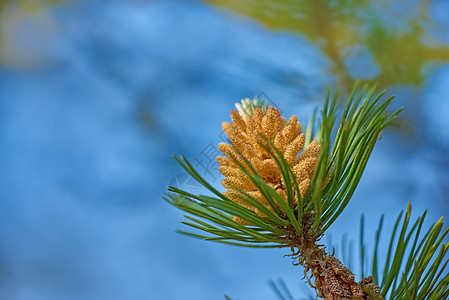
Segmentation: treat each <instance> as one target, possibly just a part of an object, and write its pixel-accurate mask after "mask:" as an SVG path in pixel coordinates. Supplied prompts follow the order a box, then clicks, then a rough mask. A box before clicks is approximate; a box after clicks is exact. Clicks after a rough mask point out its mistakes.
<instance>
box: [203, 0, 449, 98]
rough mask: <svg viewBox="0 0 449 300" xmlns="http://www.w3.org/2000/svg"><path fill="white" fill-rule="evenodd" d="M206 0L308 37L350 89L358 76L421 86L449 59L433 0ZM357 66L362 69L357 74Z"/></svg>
mask: <svg viewBox="0 0 449 300" xmlns="http://www.w3.org/2000/svg"><path fill="white" fill-rule="evenodd" d="M206 2H208V3H211V4H213V5H216V6H219V7H223V8H226V9H230V10H232V11H234V12H237V13H239V14H243V15H246V16H249V17H251V18H253V19H255V20H257V21H259V22H260V23H262V24H263V25H264V26H266V27H268V28H270V29H275V30H287V31H293V32H295V33H298V34H300V35H302V36H304V37H305V38H306V39H307V41H309V42H310V43H311V44H312V45H313V46H315V47H317V48H319V49H320V50H321V51H322V53H323V54H324V55H325V56H326V57H328V59H329V60H330V61H331V62H332V72H333V74H335V75H336V80H337V83H338V84H342V85H344V86H345V87H346V88H347V89H349V88H350V87H351V86H352V81H353V80H352V79H353V78H355V77H357V79H365V80H366V82H367V83H370V84H373V83H375V84H378V85H381V86H387V85H396V84H410V85H414V86H418V85H420V84H421V83H422V82H423V80H424V78H425V76H426V74H425V72H424V71H426V70H427V71H429V70H431V69H432V68H431V67H432V66H435V65H438V63H442V62H446V61H449V45H447V44H446V45H445V44H443V43H442V42H440V41H438V39H437V38H436V37H435V36H434V33H433V30H435V29H436V30H437V29H438V24H436V23H435V22H434V21H433V20H432V18H431V16H430V5H431V3H430V1H429V0H414V1H403V0H396V1H389V0H380V1H367V0H257V1H256V0H206ZM354 55H355V57H354ZM366 56H368V59H366ZM360 57H364V58H362V60H360ZM363 59H365V60H363ZM366 60H368V62H367V61H366ZM351 62H352V63H353V65H351ZM364 65H367V66H368V68H370V67H371V69H372V68H373V66H374V67H375V68H374V69H375V71H372V70H371V71H370V72H365V73H364ZM369 65H371V66H369ZM425 66H428V67H430V68H423V67H425ZM354 68H358V69H361V70H362V71H361V73H360V72H359V73H357V74H353V70H352V69H354Z"/></svg>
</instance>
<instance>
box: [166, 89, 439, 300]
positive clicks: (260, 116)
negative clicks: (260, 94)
mask: <svg viewBox="0 0 449 300" xmlns="http://www.w3.org/2000/svg"><path fill="white" fill-rule="evenodd" d="M374 91H375V90H374V89H373V88H371V89H370V88H368V87H365V88H364V89H362V91H361V92H357V85H356V86H355V87H354V89H353V91H352V93H351V95H350V97H349V100H348V101H347V105H346V107H345V109H344V111H343V115H342V117H341V118H340V122H339V123H338V126H337V127H335V124H336V120H337V114H336V112H337V102H338V91H337V93H335V94H334V95H333V97H332V98H331V96H330V90H329V91H328V93H327V96H326V99H325V104H324V107H323V110H322V112H321V117H320V120H319V121H318V122H317V124H315V119H316V118H315V117H313V118H312V121H311V123H310V124H309V126H308V127H307V129H306V134H301V125H300V124H299V123H298V122H297V119H296V117H292V118H290V119H289V120H288V121H287V120H285V119H283V118H282V117H281V116H280V113H279V111H278V110H276V109H274V108H273V107H269V108H268V109H267V108H266V103H265V102H263V101H259V100H248V99H246V100H244V101H243V102H242V104H241V105H238V106H237V107H238V108H239V110H240V113H239V112H237V111H232V112H231V117H232V120H233V123H226V122H224V123H223V129H224V130H225V133H226V134H227V135H228V137H229V140H230V142H231V145H228V144H220V145H219V148H220V150H221V151H222V152H223V153H224V154H225V155H226V157H218V158H217V160H218V162H219V164H220V167H219V170H220V172H221V173H222V174H223V175H224V176H225V179H224V180H223V181H222V183H223V185H224V186H225V188H227V191H226V192H224V193H220V192H219V191H218V190H216V189H215V188H214V187H213V186H212V185H210V184H209V183H208V182H207V181H206V180H204V179H203V178H202V177H201V176H200V175H199V174H198V172H197V171H196V170H195V169H194V168H193V167H192V165H191V164H190V162H189V161H188V159H187V158H185V157H183V156H181V157H176V156H174V158H175V160H176V161H177V162H178V163H179V164H180V165H181V166H182V167H183V168H184V169H185V170H186V172H187V173H188V174H189V175H191V176H192V177H193V178H194V179H195V180H197V181H198V182H199V183H200V184H201V185H203V186H204V187H206V188H207V189H208V190H209V191H210V192H211V193H212V194H214V195H215V196H214V197H210V196H205V195H194V194H192V193H188V192H186V191H182V190H180V189H177V188H175V187H169V188H168V191H169V193H167V194H166V195H165V197H164V199H165V200H167V201H168V202H169V203H170V204H172V205H174V206H176V207H178V208H180V209H182V210H183V211H185V212H187V213H188V214H187V215H185V218H186V219H187V221H184V222H183V223H184V224H185V225H187V226H189V227H191V228H194V229H197V230H199V233H193V232H187V231H179V232H180V233H182V234H186V235H189V236H192V237H196V238H201V239H204V240H211V241H215V242H220V243H225V244H231V245H237V246H245V247H258V248H273V247H289V248H291V250H292V255H291V256H292V257H293V259H295V261H296V263H297V264H300V265H302V266H304V267H305V275H307V272H308V271H310V274H311V275H310V276H311V277H314V278H315V282H314V287H315V289H316V290H317V294H318V296H319V297H326V299H345V298H350V297H353V298H354V297H355V299H357V298H359V299H381V298H382V297H384V296H386V295H387V294H388V293H391V295H392V296H393V297H401V296H402V295H405V296H404V297H408V296H409V295H415V296H418V297H419V296H420V295H422V294H423V293H424V292H423V291H426V290H430V291H431V292H432V293H434V294H435V295H440V296H441V295H443V296H444V295H445V293H447V286H445V285H444V284H445V282H446V281H444V280H446V277H444V278H445V279H444V280H443V281H440V282H437V281H436V280H437V279H438V277H439V276H440V275H441V273H442V271H441V269H440V271H438V270H437V271H435V272H433V270H434V269H432V270H429V271H426V266H428V264H429V259H430V258H428V256H429V255H430V254H431V253H434V252H435V251H436V249H435V247H436V246H435V245H437V244H435V243H441V241H442V238H439V239H438V240H435V241H433V239H436V236H438V234H437V233H436V232H437V231H438V230H441V224H442V223H441V222H440V221H439V223H437V224H436V225H435V226H436V227H435V229H433V230H431V231H429V233H428V235H426V239H430V242H424V241H421V242H420V243H418V244H417V246H416V245H415V246H414V248H415V247H416V250H414V252H416V253H418V251H421V252H419V254H416V255H415V256H413V258H411V259H409V261H407V263H406V266H407V267H406V271H407V272H408V273H407V272H406V273H405V275H404V276H409V277H403V278H405V279H404V280H399V279H398V278H399V276H398V273H397V272H399V270H400V266H401V264H400V262H401V261H402V257H403V251H404V249H405V248H406V245H407V243H408V242H409V240H410V238H411V232H410V233H408V234H406V228H407V224H408V218H409V213H407V214H406V219H405V220H404V224H403V227H402V229H401V231H400V233H399V241H400V244H399V245H398V248H397V249H396V251H395V252H394V255H392V253H393V248H392V247H391V246H390V250H389V254H388V259H387V262H386V267H385V271H384V274H383V276H382V281H381V282H380V285H379V286H380V288H379V286H378V285H377V283H378V281H377V280H378V279H379V275H378V270H377V268H375V269H373V274H374V277H371V276H369V277H367V278H364V279H362V281H360V282H356V281H355V280H354V275H353V273H352V272H351V271H350V270H349V269H348V268H346V267H345V266H343V264H342V263H341V262H340V261H339V260H337V259H336V258H335V257H333V256H332V255H330V254H328V253H327V252H326V251H325V248H324V246H322V245H320V244H319V241H320V239H321V237H322V235H323V234H324V233H325V232H326V230H327V229H328V228H329V227H330V226H331V225H332V224H333V222H334V221H335V220H336V219H337V218H338V217H339V216H340V214H341V213H342V212H343V210H344V208H345V207H346V205H347V204H348V203H349V201H350V199H351V197H352V195H353V193H354V191H355V189H356V187H357V185H358V183H359V181H360V179H361V176H362V173H363V171H364V169H365V166H366V164H367V161H368V158H369V156H370V155H371V152H372V150H373V148H374V145H375V144H376V142H377V140H378V137H379V135H380V133H381V131H382V130H384V129H385V127H386V126H387V125H388V124H389V123H390V122H391V121H392V120H393V119H394V118H395V117H396V116H397V115H398V114H399V112H400V111H401V109H400V110H398V111H396V112H394V113H392V114H388V113H387V112H386V109H387V108H388V106H389V104H390V103H391V101H392V99H393V97H391V98H388V99H386V100H384V101H381V99H382V97H383V95H384V92H382V93H380V94H378V95H377V96H374ZM314 128H317V130H316V131H314V130H313V129H314ZM334 129H337V131H336V132H335V130H334ZM312 136H314V137H315V139H314V140H313V141H311V140H312ZM398 222H399V219H398ZM398 222H397V224H396V227H395V231H394V232H396V229H397V228H398V227H397V226H398ZM416 226H418V223H416V224H415V225H414V227H413V228H415V227H416ZM418 227H420V226H418ZM413 230H414V229H413ZM413 230H412V231H413ZM438 233H439V231H438ZM446 233H447V232H446ZM379 234H380V228H379V233H378V237H379ZM362 240H363V236H362ZM392 240H393V239H392ZM416 242H417V240H416V239H415V243H416ZM438 245H439V244H438ZM363 247H364V246H363V242H362V248H361V249H362V258H363V256H364V248H363ZM376 247H377V245H376ZM446 251H447V248H446V246H444V249H443V250H440V252H439V253H438V256H437V258H438V260H437V261H441V260H442V257H443V256H444V255H445V253H446ZM414 252H413V253H414ZM391 255H392V256H391ZM390 260H391V263H390ZM414 260H415V262H414ZM373 265H376V266H377V252H376V253H375V256H374V261H373ZM412 266H413V270H414V271H416V272H421V273H422V272H424V271H426V272H427V273H426V274H425V275H426V276H425V278H426V281H419V278H421V277H419V276H418V275H409V273H410V272H411V270H412V269H411V268H412ZM432 266H433V267H437V266H438V265H432ZM445 266H446V265H444V267H445ZM443 269H444V268H443ZM395 272H396V273H395ZM437 272H438V273H437ZM392 274H395V275H392ZM410 274H412V273H410ZM373 278H374V280H375V281H374V282H373ZM428 278H432V279H428ZM409 282H413V284H408V283H409ZM416 282H418V283H416ZM442 282H443V283H442ZM432 295H433V294H432ZM393 299H399V298H393ZM401 299H402V298H401ZM432 299H433V298H432Z"/></svg>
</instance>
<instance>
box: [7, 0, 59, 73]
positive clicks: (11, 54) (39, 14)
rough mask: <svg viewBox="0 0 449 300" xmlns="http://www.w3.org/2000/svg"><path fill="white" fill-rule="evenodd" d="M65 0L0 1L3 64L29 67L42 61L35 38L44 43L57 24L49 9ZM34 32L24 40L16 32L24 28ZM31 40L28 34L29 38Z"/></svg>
mask: <svg viewBox="0 0 449 300" xmlns="http://www.w3.org/2000/svg"><path fill="white" fill-rule="evenodd" d="M62 2H66V1H65V0H0V22H1V30H0V63H1V64H4V65H7V66H9V67H28V66H30V65H31V66H32V65H35V64H36V63H40V61H41V60H42V59H43V58H42V56H43V55H42V51H41V52H39V51H35V50H36V49H33V47H32V45H31V46H30V44H32V43H33V42H35V41H42V43H45V40H46V37H48V36H49V35H50V34H51V33H52V32H54V31H55V28H56V27H57V26H56V25H55V22H54V21H53V20H52V17H51V15H50V14H48V13H46V11H47V10H48V9H49V8H51V7H52V6H54V5H56V4H59V3H62ZM24 28H25V30H26V31H27V32H29V33H30V35H32V37H33V39H30V40H32V41H31V42H23V37H20V36H19V37H18V36H17V32H19V31H21V30H22V31H23V29H24ZM28 39H29V37H28Z"/></svg>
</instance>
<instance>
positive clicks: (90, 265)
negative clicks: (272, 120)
mask: <svg viewBox="0 0 449 300" xmlns="http://www.w3.org/2000/svg"><path fill="white" fill-rule="evenodd" d="M255 3H256V2H253V1H249V0H247V1H232V0H226V1H204V2H202V1H193V0H180V1H157V0H154V1H143V0H132V1H131V0H129V1H118V0H110V1H92V0H91V1H88V0H85V1H62V0H59V1H56V0H53V1H44V0H41V1H37V0H34V1H32V0H21V1H12V0H11V1H8V0H1V1H0V22H1V26H0V165H1V168H0V298H1V299H8V300H18V299H21V300H38V299H42V300H44V299H45V300H49V299H68V300H71V299H111V300H114V299H129V300H132V299H139V300H140V299H223V295H224V294H227V295H229V296H230V297H231V298H232V299H242V300H244V299H248V300H249V299H276V296H275V294H274V293H273V291H272V290H271V289H270V287H269V285H268V284H267V281H268V280H269V279H274V280H277V279H278V278H282V279H283V280H284V281H285V282H286V283H287V285H288V286H289V288H290V289H291V292H292V293H293V294H294V295H295V299H297V298H301V297H305V296H307V295H308V293H310V291H307V287H306V286H307V284H305V283H303V282H301V281H300V278H302V276H303V271H302V270H301V269H300V268H299V267H293V266H292V265H291V259H290V258H288V257H283V255H284V254H288V253H289V251H288V250H286V249H275V250H259V249H243V248H242V249H240V248H236V247H232V246H225V245H219V244H214V243H208V242H202V241H198V240H194V239H191V238H187V237H184V236H181V235H179V234H176V233H175V232H174V231H175V229H177V228H182V225H181V224H180V220H181V218H182V213H181V212H179V211H177V210H176V209H175V208H174V207H170V206H169V205H168V204H167V203H165V202H164V201H163V200H161V195H162V193H163V192H164V190H165V188H166V186H167V185H168V184H174V185H178V186H182V187H184V188H187V189H197V191H198V189H201V187H199V186H197V185H195V183H192V182H190V181H189V180H188V178H186V177H185V176H184V175H183V173H182V170H181V169H180V167H178V166H177V165H176V163H175V162H174V161H173V160H172V159H171V154H184V155H186V156H187V157H189V158H190V159H191V160H192V161H193V162H194V163H195V165H196V166H197V168H198V170H199V171H200V173H202V174H203V175H204V176H205V177H206V178H207V179H208V180H209V181H211V182H213V183H214V184H215V185H217V186H219V180H220V177H219V173H218V172H217V170H216V165H215V164H214V161H213V159H211V157H213V156H216V151H217V150H216V145H217V144H218V143H219V142H220V140H221V139H222V138H223V136H222V132H221V122H222V121H228V120H229V119H230V118H229V113H230V110H231V109H232V108H233V104H234V103H235V102H238V101H239V100H240V99H241V98H244V97H253V96H255V95H259V96H262V97H264V98H266V99H267V100H268V101H269V103H270V104H273V105H276V106H277V107H279V108H280V109H281V111H282V112H283V114H284V116H286V117H290V116H291V115H293V114H296V115H297V116H298V118H299V120H300V121H301V122H307V121H308V117H309V115H310V114H311V112H312V110H313V108H314V107H315V106H320V105H321V104H322V101H323V98H324V95H325V91H326V86H328V85H331V86H334V87H335V86H337V85H338V86H341V87H342V90H343V91H342V94H343V95H344V94H345V93H346V92H347V91H348V90H349V89H350V88H351V85H352V82H353V80H354V79H362V80H363V81H364V82H368V83H375V84H377V85H378V86H379V88H380V89H384V88H385V89H387V90H388V93H387V94H388V95H392V94H396V95H397V100H396V101H395V102H394V104H393V107H394V108H398V107H401V106H405V107H406V109H405V111H404V112H403V113H402V114H401V117H400V119H399V120H398V121H397V122H396V123H395V124H393V126H391V128H389V129H388V130H387V131H386V132H385V133H384V134H383V139H382V140H381V141H379V143H378V145H377V146H376V147H375V149H374V153H373V156H372V159H371V161H370V162H369V164H368V166H367V169H366V171H365V174H364V176H363V177H362V181H361V183H360V186H359V189H358V191H357V192H356V194H355V195H354V197H353V200H352V202H351V203H350V204H349V206H348V207H347V209H346V210H345V212H344V213H343V214H342V215H341V217H340V218H339V220H337V222H336V223H335V224H334V225H333V226H332V227H331V229H330V232H329V235H328V236H327V237H325V240H326V241H329V239H332V241H329V243H330V244H333V245H335V246H336V253H337V256H339V257H340V258H341V254H342V251H341V248H340V247H341V243H342V242H341V239H342V237H343V239H344V240H346V241H349V240H354V242H353V244H352V247H353V252H352V253H353V260H354V261H353V262H352V265H353V266H354V271H355V272H356V273H357V270H358V266H357V263H356V261H357V257H358V248H357V246H356V240H357V236H358V230H359V225H358V224H359V220H360V215H361V214H362V213H364V214H365V218H366V239H367V244H368V247H369V246H370V245H371V246H372V244H373V243H372V241H373V239H374V233H375V229H376V228H377V223H378V221H379V217H380V215H381V214H385V215H386V222H385V224H384V232H383V234H384V235H383V237H384V238H385V240H384V242H385V243H386V238H387V236H388V235H389V232H390V230H391V226H392V223H393V222H394V219H395V217H396V216H397V214H398V213H399V212H400V211H401V210H403V209H405V208H406V204H407V202H408V201H411V203H412V205H413V211H414V213H413V215H414V216H417V215H418V214H421V213H422V212H423V211H424V210H425V209H428V224H430V222H434V221H436V220H437V219H439V218H440V217H441V216H445V215H447V213H448V208H449V199H448V196H447V195H448V194H449V158H448V153H449V102H448V97H449V14H448V13H447V12H448V11H449V3H448V2H447V1H425V0H421V1H418V0H413V1H412V0H410V1H400V0H397V1H386V0H385V1H376V2H375V3H373V2H371V1H329V2H328V1H305V0H304V1H302V0H298V1H286V0H285V1H275V0H263V1H260V3H258V4H255ZM343 98H344V97H342V100H343ZM186 180H187V181H186ZM445 226H446V225H445ZM385 243H384V244H383V245H385ZM381 248H383V247H381ZM369 251H370V250H368V255H369ZM381 252H382V249H381Z"/></svg>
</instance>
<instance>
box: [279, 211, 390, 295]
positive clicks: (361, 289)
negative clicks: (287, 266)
mask: <svg viewBox="0 0 449 300" xmlns="http://www.w3.org/2000/svg"><path fill="white" fill-rule="evenodd" d="M312 224H313V215H312V214H305V215H304V216H303V224H302V225H303V226H302V228H303V233H302V234H300V235H299V234H297V232H296V231H295V230H294V228H292V227H285V228H283V229H284V230H287V232H288V234H286V235H285V236H283V238H284V239H285V241H286V243H285V245H286V246H287V247H290V248H291V249H292V254H291V255H290V256H292V258H293V259H294V260H296V261H297V262H296V263H294V264H295V265H301V266H303V267H304V278H306V277H307V273H308V271H311V276H310V279H311V278H312V277H314V278H315V282H314V283H313V284H312V283H311V281H310V279H309V283H310V284H311V286H312V287H313V288H314V289H315V290H316V292H317V296H318V297H320V298H323V299H326V300H343V299H347V300H351V299H367V300H378V299H383V297H381V296H380V295H379V294H380V288H379V287H378V286H377V285H376V284H375V283H373V278H372V277H371V276H369V277H366V278H363V279H362V280H361V281H359V282H357V281H355V276H354V274H353V273H352V272H351V270H350V269H349V268H347V267H345V266H344V265H343V264H342V263H341V262H340V261H339V260H338V259H337V258H335V257H334V256H332V255H331V254H328V253H326V251H325V250H324V246H323V245H319V244H318V241H319V239H320V238H321V234H316V233H315V234H310V233H309V229H310V227H311V225H312Z"/></svg>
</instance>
